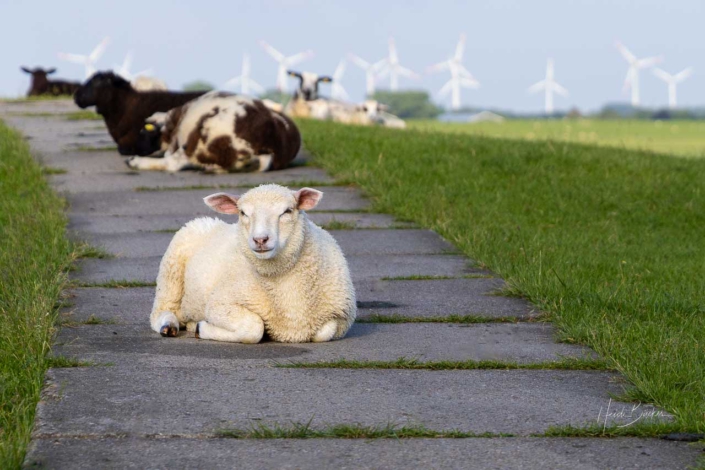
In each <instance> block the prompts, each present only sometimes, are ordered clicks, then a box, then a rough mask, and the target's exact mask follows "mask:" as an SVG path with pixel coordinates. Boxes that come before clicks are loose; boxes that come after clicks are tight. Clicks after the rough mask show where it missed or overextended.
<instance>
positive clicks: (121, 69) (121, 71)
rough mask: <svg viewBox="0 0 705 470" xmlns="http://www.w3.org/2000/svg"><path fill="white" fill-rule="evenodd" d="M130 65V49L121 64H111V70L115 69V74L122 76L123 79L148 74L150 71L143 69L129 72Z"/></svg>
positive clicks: (128, 79)
mask: <svg viewBox="0 0 705 470" xmlns="http://www.w3.org/2000/svg"><path fill="white" fill-rule="evenodd" d="M131 67H132V51H130V52H128V53H127V54H126V55H125V59H124V60H123V61H122V65H113V70H114V71H115V73H116V74H118V75H120V76H121V77H122V78H124V79H125V80H127V81H128V82H129V81H132V80H133V79H134V78H135V77H139V76H140V75H150V74H151V73H152V69H145V70H142V71H140V72H137V73H132V72H130V68H131Z"/></svg>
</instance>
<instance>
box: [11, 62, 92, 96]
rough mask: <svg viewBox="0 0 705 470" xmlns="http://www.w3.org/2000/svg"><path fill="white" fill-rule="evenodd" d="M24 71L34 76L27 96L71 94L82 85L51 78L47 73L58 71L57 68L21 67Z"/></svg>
mask: <svg viewBox="0 0 705 470" xmlns="http://www.w3.org/2000/svg"><path fill="white" fill-rule="evenodd" d="M20 68H21V69H22V71H23V72H25V73H28V74H30V75H31V76H32V82H31V83H30V85H29V90H28V91H27V96H40V95H49V96H61V95H67V96H71V95H73V94H74V92H75V91H76V90H78V89H79V87H80V86H81V84H80V83H78V82H67V81H65V80H49V79H48V78H47V75H51V74H52V73H54V72H56V69H55V68H53V67H52V68H50V69H46V70H44V69H42V68H39V67H35V68H34V70H32V69H29V68H27V67H20Z"/></svg>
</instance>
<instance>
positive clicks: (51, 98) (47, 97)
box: [0, 95, 73, 104]
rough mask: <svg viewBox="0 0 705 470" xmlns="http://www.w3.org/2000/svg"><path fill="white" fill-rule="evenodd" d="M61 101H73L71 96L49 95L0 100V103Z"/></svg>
mask: <svg viewBox="0 0 705 470" xmlns="http://www.w3.org/2000/svg"><path fill="white" fill-rule="evenodd" d="M57 100H58V101H61V100H73V97H72V96H71V95H61V96H51V95H39V96H22V97H19V98H0V103H19V104H21V103H32V102H35V101H57Z"/></svg>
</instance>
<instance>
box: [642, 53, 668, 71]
mask: <svg viewBox="0 0 705 470" xmlns="http://www.w3.org/2000/svg"><path fill="white" fill-rule="evenodd" d="M662 61H663V56H661V55H660V56H656V57H647V58H645V59H639V60H637V61H636V66H637V67H639V68H640V69H646V68H649V67H653V66H654V65H656V64H658V63H660V62H662Z"/></svg>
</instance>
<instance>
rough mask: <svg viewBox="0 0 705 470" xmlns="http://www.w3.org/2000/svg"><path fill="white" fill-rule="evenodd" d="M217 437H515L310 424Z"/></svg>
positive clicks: (416, 428) (228, 432)
mask: <svg viewBox="0 0 705 470" xmlns="http://www.w3.org/2000/svg"><path fill="white" fill-rule="evenodd" d="M216 436H217V437H221V438H232V439H413V438H427V439H441V438H446V439H464V438H481V437H484V438H499V437H513V434H508V433H489V432H487V433H473V432H466V431H457V430H450V431H437V430H432V429H428V428H426V427H425V426H421V425H418V426H409V425H407V426H396V425H393V424H386V425H381V426H363V425H359V424H339V425H335V426H328V427H324V428H321V429H314V428H312V427H311V421H309V422H308V423H294V424H291V425H289V426H280V425H277V424H275V425H267V424H259V425H256V426H253V427H252V428H250V429H247V430H243V429H221V430H218V431H216Z"/></svg>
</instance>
